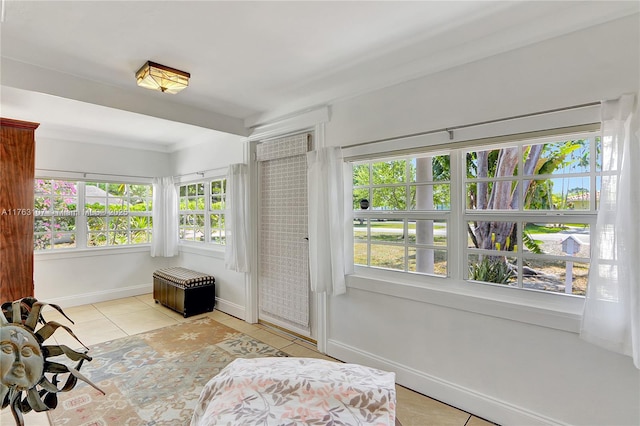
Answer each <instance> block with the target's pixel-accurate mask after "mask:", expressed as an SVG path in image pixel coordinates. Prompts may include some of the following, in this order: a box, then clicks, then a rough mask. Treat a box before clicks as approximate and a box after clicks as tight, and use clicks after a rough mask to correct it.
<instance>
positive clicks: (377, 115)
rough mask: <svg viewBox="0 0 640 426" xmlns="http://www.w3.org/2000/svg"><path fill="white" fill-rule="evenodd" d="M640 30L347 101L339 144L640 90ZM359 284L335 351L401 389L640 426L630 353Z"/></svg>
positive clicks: (544, 419) (629, 23)
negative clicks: (388, 375) (381, 372)
mask: <svg viewBox="0 0 640 426" xmlns="http://www.w3.org/2000/svg"><path fill="white" fill-rule="evenodd" d="M638 22H639V19H638V16H637V15H636V16H633V17H630V18H625V19H621V20H618V21H614V22H610V23H608V24H604V25H601V26H598V27H594V28H592V29H589V30H584V31H580V32H577V33H573V34H570V35H567V36H563V37H561V38H558V39H555V40H551V41H545V42H542V43H539V44H537V45H533V46H530V47H527V48H523V49H520V50H518V51H513V52H509V53H505V54H501V55H499V56H495V57H492V58H488V59H485V60H482V61H478V62H475V63H472V64H469V65H466V66H463V67H459V68H456V69H453V70H448V71H446V72H442V73H439V74H437V75H433V76H429V77H425V78H422V79H418V80H414V81H411V82H408V83H405V84H401V85H397V86H394V87H390V88H387V89H383V90H380V91H377V92H375V93H370V94H367V95H363V96H360V97H357V98H353V99H349V100H346V101H343V102H339V103H336V104H334V105H332V117H331V122H330V123H328V124H327V125H326V141H327V144H328V145H339V146H345V145H349V144H353V143H358V142H365V141H371V140H378V139H383V138H389V137H394V136H400V135H406V134H411V133H415V132H422V131H428V130H432V129H438V128H444V127H447V126H455V125H464V124H470V123H475V122H481V121H484V120H490V119H499V118H503V117H510V116H514V115H518V114H525V113H530V112H537V111H543V110H548V109H553V108H559V107H565V106H572V105H577V104H583V103H588V102H593V101H599V100H602V99H608V98H617V97H618V96H620V95H621V94H622V93H627V92H636V93H637V92H638V89H639V88H640V87H639V86H640V84H639V80H640V78H639V76H640V69H639V64H640V57H639V52H640V46H639V30H638V25H639V24H638ZM425 280H428V278H425ZM356 281H357V284H358V285H357V286H355V283H356ZM348 285H349V286H350V288H349V290H348V292H347V294H346V295H343V296H338V297H334V298H330V300H329V316H328V318H329V327H328V339H329V342H328V353H329V354H330V355H334V356H336V357H337V358H340V359H342V360H345V361H351V362H365V363H367V364H371V365H377V366H379V367H381V368H385V369H389V370H392V371H396V372H397V374H398V380H399V382H400V383H403V384H406V385H408V386H409V387H411V388H413V389H416V390H418V391H421V392H424V393H426V394H428V395H430V396H432V397H434V398H436V399H440V400H443V401H444V402H447V403H450V404H452V405H455V406H457V407H459V408H462V409H464V410H468V411H470V412H473V413H474V414H478V415H480V416H484V417H486V418H487V419H489V420H493V421H495V422H498V423H501V424H554V423H558V424H581V425H637V424H640V404H639V401H640V371H639V370H637V369H635V368H634V367H633V363H632V360H631V358H629V357H624V356H620V355H617V354H614V353H611V352H607V351H604V350H601V349H599V348H597V347H595V346H592V345H589V344H586V343H584V342H582V341H581V340H580V339H579V338H578V335H577V334H576V333H574V332H569V331H561V330H557V329H552V328H547V327H543V326H538V325H533V324H528V323H524V322H519V321H518V320H513V319H510V320H507V319H501V318H496V317H494V316H491V315H483V314H479V313H473V312H469V311H466V310H462V309H455V308H451V307H447V306H442V305H436V304H432V303H427V302H426V301H424V300H428V298H421V300H423V301H415V300H412V299H410V298H403V297H400V296H399V294H402V293H403V292H402V291H394V289H396V290H399V289H400V287H402V286H403V285H406V284H399V283H392V282H386V283H383V285H382V287H386V290H385V291H382V292H380V291H377V290H376V289H378V290H379V289H380V288H381V285H380V283H379V282H375V281H373V280H371V279H368V278H366V277H356V278H350V279H349V280H348ZM356 287H357V288H356ZM412 291H420V289H417V290H416V289H412ZM383 293H387V294H383ZM405 293H406V292H405ZM468 303H469V304H470V305H472V304H473V300H472V299H469V300H468Z"/></svg>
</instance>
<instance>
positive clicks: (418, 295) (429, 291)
mask: <svg viewBox="0 0 640 426" xmlns="http://www.w3.org/2000/svg"><path fill="white" fill-rule="evenodd" d="M398 275H400V274H398V273H396V272H393V271H385V270H378V269H375V270H367V269H366V268H356V273H355V274H353V275H349V276H347V287H348V288H353V289H358V290H362V291H368V292H373V293H378V294H384V295H387V296H393V297H400V298H404V299H408V300H412V301H416V302H422V303H429V304H434V305H439V306H444V307H448V308H452V309H458V310H462V311H467V312H473V313H477V314H481V315H487V316H492V317H496V318H502V319H506V320H511V321H518V322H522V323H526V324H532V325H537V326H541V327H547V328H552V329H556V330H562V331H567V332H571V333H578V332H579V330H580V320H581V318H582V309H583V306H584V299H583V298H581V297H576V296H570V295H566V296H565V295H557V294H547V293H542V292H535V291H527V290H519V289H514V288H500V287H497V286H493V285H484V284H472V283H468V282H465V281H463V282H454V280H452V279H449V278H438V277H429V276H422V275H419V276H418V275H416V276H413V275H411V276H406V277H404V276H401V277H399V276H398ZM402 275H404V274H402Z"/></svg>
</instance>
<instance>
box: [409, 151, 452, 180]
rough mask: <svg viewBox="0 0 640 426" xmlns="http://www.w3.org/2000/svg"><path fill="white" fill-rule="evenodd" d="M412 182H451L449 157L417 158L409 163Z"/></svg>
mask: <svg viewBox="0 0 640 426" xmlns="http://www.w3.org/2000/svg"><path fill="white" fill-rule="evenodd" d="M409 173H410V182H434V181H444V180H451V170H450V160H449V155H437V156H435V157H417V158H412V159H411V160H410V162H409Z"/></svg>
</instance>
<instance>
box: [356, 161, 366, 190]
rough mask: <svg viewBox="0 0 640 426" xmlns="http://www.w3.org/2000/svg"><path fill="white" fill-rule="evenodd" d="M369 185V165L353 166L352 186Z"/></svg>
mask: <svg viewBox="0 0 640 426" xmlns="http://www.w3.org/2000/svg"><path fill="white" fill-rule="evenodd" d="M365 185H369V164H356V165H354V166H353V186H365Z"/></svg>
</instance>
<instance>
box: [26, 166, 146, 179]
mask: <svg viewBox="0 0 640 426" xmlns="http://www.w3.org/2000/svg"><path fill="white" fill-rule="evenodd" d="M36 171H38V172H56V173H77V174H80V175H82V176H83V177H85V178H86V177H87V175H94V176H114V177H122V178H135V179H153V177H151V176H137V175H122V174H117V173H98V172H79V171H77V170H58V169H41V168H37V167H36Z"/></svg>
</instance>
